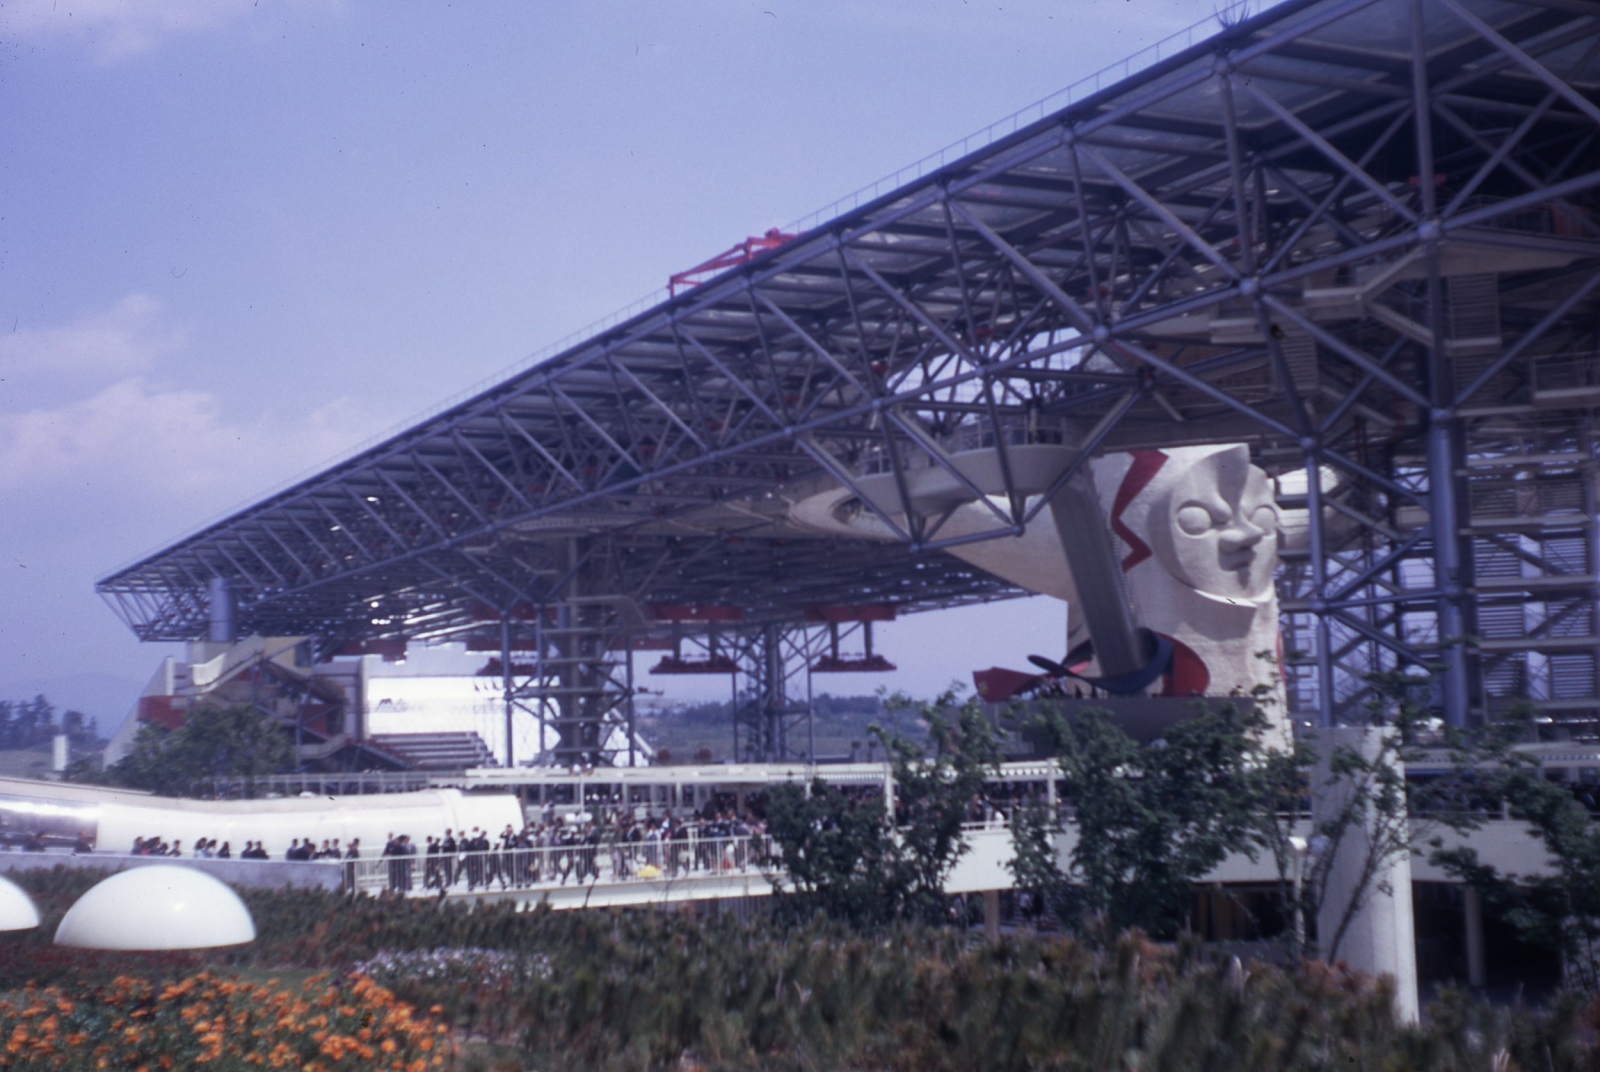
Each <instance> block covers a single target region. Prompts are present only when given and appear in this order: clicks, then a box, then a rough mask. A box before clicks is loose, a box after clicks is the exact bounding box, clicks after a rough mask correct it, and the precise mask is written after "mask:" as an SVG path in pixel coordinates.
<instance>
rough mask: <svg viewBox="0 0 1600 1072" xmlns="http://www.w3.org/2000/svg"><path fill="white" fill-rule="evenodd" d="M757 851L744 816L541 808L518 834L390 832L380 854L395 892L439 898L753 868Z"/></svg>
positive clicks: (757, 827) (761, 834)
mask: <svg viewBox="0 0 1600 1072" xmlns="http://www.w3.org/2000/svg"><path fill="white" fill-rule="evenodd" d="M765 849H766V826H765V823H764V822H763V821H762V820H761V819H760V818H758V817H757V816H756V815H755V814H753V813H751V812H746V813H744V814H742V815H739V814H735V813H734V812H733V811H731V810H726V809H724V810H715V809H713V808H711V807H709V806H708V807H707V808H706V810H705V811H704V812H703V813H700V814H696V815H690V816H688V817H687V818H681V819H679V818H673V817H670V816H669V817H662V818H640V817H638V816H636V815H634V814H631V813H623V812H621V811H616V812H610V813H602V814H601V815H599V816H596V815H594V814H592V813H590V812H588V811H575V812H571V813H569V814H566V815H562V816H557V815H554V814H553V813H550V812H547V813H546V814H545V816H544V817H543V819H542V820H541V821H539V822H537V823H529V824H528V825H526V826H524V827H523V828H522V829H521V830H517V829H514V828H513V827H511V826H507V827H506V828H505V829H504V830H502V831H501V832H500V833H499V834H495V835H492V834H491V833H490V832H489V831H487V830H484V829H481V828H479V827H473V828H472V829H471V830H454V829H450V830H446V831H445V832H444V833H443V835H441V836H436V837H435V836H430V837H428V838H426V842H425V845H424V846H423V847H422V848H421V849H419V848H418V846H417V844H416V842H414V841H413V840H412V839H411V838H410V836H409V835H406V834H400V835H394V834H391V835H390V836H389V838H388V841H387V843H386V844H385V846H384V850H383V859H384V861H385V868H384V880H385V885H386V886H387V888H388V889H390V890H392V891H394V892H396V893H409V892H412V891H413V890H414V889H416V888H417V884H418V883H419V882H420V883H421V887H422V888H423V889H425V890H437V891H438V892H439V893H441V894H442V893H445V892H447V891H449V890H452V889H456V888H458V887H464V888H465V889H467V890H468V891H474V890H478V889H489V888H492V887H494V886H498V887H499V888H500V889H520V888H524V887H528V886H533V885H538V884H541V883H557V884H560V885H566V884H567V883H568V882H569V881H571V882H576V883H578V884H580V885H581V884H583V883H587V882H597V881H600V880H601V879H606V880H608V881H621V880H625V879H630V878H656V877H668V878H676V877H679V876H682V875H686V874H691V873H696V872H700V873H714V872H718V871H731V870H743V869H745V868H748V867H751V866H757V865H759V864H760V862H761V860H762V858H763V857H764V853H765ZM419 858H420V859H419ZM419 863H420V865H421V868H420V872H421V873H420V875H419V874H418V870H419V869H418V864H419Z"/></svg>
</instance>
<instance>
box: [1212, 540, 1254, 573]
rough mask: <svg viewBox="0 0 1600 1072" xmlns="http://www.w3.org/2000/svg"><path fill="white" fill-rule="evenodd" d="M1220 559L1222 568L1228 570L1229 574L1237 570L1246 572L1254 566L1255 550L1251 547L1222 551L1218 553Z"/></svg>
mask: <svg viewBox="0 0 1600 1072" xmlns="http://www.w3.org/2000/svg"><path fill="white" fill-rule="evenodd" d="M1220 558H1221V565H1222V568H1223V569H1225V570H1228V571H1229V572H1230V573H1231V572H1234V571H1237V570H1248V569H1249V568H1250V567H1251V566H1253V565H1255V561H1256V549H1255V548H1254V547H1253V546H1252V547H1240V548H1236V549H1234V550H1231V551H1222V552H1221V553H1220Z"/></svg>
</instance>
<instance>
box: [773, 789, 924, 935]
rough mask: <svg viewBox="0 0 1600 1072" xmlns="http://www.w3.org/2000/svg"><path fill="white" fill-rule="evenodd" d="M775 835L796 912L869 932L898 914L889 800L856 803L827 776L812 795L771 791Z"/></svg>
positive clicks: (898, 890) (901, 894)
mask: <svg viewBox="0 0 1600 1072" xmlns="http://www.w3.org/2000/svg"><path fill="white" fill-rule="evenodd" d="M767 833H768V834H769V835H770V836H771V837H772V839H773V840H774V841H775V842H776V843H777V844H778V845H779V846H780V847H781V848H782V859H781V860H779V861H774V862H775V863H778V864H780V865H781V866H782V867H783V869H784V871H785V877H786V878H787V880H788V883H789V884H790V887H791V892H790V893H789V894H788V896H789V897H791V898H792V899H793V901H794V904H793V905H792V906H790V907H792V908H793V909H796V910H797V911H794V912H793V913H792V914H794V915H805V914H809V913H810V912H812V911H821V912H823V913H825V914H827V915H828V916H830V917H832V918H834V919H842V920H848V921H850V922H852V923H855V924H857V925H861V926H872V925H876V924H881V923H886V922H888V921H889V920H890V919H892V918H894V916H895V915H896V914H898V911H899V907H900V904H901V903H902V902H903V900H904V891H903V889H901V887H900V876H899V875H898V874H897V873H896V872H895V869H894V867H893V862H892V861H893V857H894V855H895V853H894V849H893V845H892V838H891V835H890V831H889V823H888V817H887V814H886V813H885V810H884V806H883V801H882V800H881V799H870V800H853V799H851V798H849V797H847V796H845V795H844V793H842V792H840V790H839V789H838V788H836V787H834V786H831V785H829V784H828V783H826V782H824V781H823V780H822V779H820V778H818V779H817V780H816V781H814V782H813V783H812V784H811V787H810V791H809V792H807V791H806V790H805V789H804V788H802V787H801V786H798V785H795V784H794V783H792V782H791V783H784V784H782V785H776V786H773V787H772V788H771V789H769V790H768V791H767ZM774 882H775V884H776V883H778V882H779V880H777V879H774ZM779 888H782V887H781V886H779Z"/></svg>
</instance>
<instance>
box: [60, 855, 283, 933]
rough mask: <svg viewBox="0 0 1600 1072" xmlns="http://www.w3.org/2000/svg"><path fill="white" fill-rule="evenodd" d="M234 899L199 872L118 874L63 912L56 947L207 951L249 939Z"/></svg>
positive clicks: (246, 916) (250, 925) (243, 912)
mask: <svg viewBox="0 0 1600 1072" xmlns="http://www.w3.org/2000/svg"><path fill="white" fill-rule="evenodd" d="M255 936H256V925H255V922H254V921H253V920H252V919H251V918H250V910H249V909H247V908H245V906H244V902H243V901H241V900H239V896H238V895H237V894H236V893H234V892H233V891H232V890H230V889H228V887H227V886H224V885H223V884H222V883H221V882H218V881H217V880H216V879H214V878H212V877H211V876H210V875H208V874H206V873H204V872H203V871H195V870H192V869H190V868H187V867H174V866H172V865H171V864H155V865H152V866H150V867H139V868H135V869H134V870H132V871H123V872H121V873H120V874H116V875H112V876H111V877H110V878H108V879H106V880H105V881H104V882H101V883H100V884H99V885H97V886H95V887H94V888H93V889H91V890H90V891H89V892H88V893H86V894H84V895H83V896H82V897H80V898H78V903H77V904H75V905H73V906H72V907H71V908H70V909H68V910H67V914H66V916H65V917H64V918H63V919H62V920H61V926H60V927H58V928H57V929H56V944H57V945H72V946H81V947H83V948H87V949H208V948H210V947H212V946H218V945H238V944H240V943H241V942H249V941H253V940H254V939H255Z"/></svg>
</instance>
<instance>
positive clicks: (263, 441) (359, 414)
mask: <svg viewBox="0 0 1600 1072" xmlns="http://www.w3.org/2000/svg"><path fill="white" fill-rule="evenodd" d="M380 423H381V422H380V421H379V420H377V419H376V418H374V416H373V415H372V414H370V413H365V412H363V411H362V410H360V409H359V407H357V406H355V405H353V404H351V403H349V402H344V401H338V402H333V403H328V404H324V405H321V406H318V407H316V408H315V409H311V410H308V411H306V412H304V413H297V414H292V415H288V416H285V415H281V414H274V413H263V414H260V415H258V416H255V417H253V418H251V419H249V420H247V421H244V422H235V421H231V420H229V419H228V418H227V416H226V415H225V414H224V412H223V407H222V405H221V402H220V401H219V399H218V398H217V397H216V396H215V395H212V394H210V393H209V392H205V391H196V390H164V389H162V388H159V387H156V386H153V385H152V384H151V383H149V382H148V381H147V380H146V379H145V378H144V377H138V376H135V377H130V378H128V379H124V380H122V381H120V382H118V383H114V384H112V385H111V386H110V387H107V388H105V389H104V390H101V391H99V392H98V393H96V394H94V395H92V396H90V397H88V398H84V399H80V400H77V401H74V402H71V403H68V404H66V405H64V406H59V407H56V408H52V409H35V410H30V411H27V412H24V413H14V414H3V415H0V493H7V494H16V495H28V494H29V493H34V494H38V495H40V496H51V497H54V498H56V499H57V501H58V502H61V500H64V499H65V500H70V499H71V498H73V497H75V496H77V495H81V494H84V493H86V492H87V493H88V494H90V495H107V496H110V497H114V498H116V499H119V500H126V499H128V498H133V499H136V500H138V501H140V502H143V503H146V504H148V505H150V506H159V507H164V508H176V509H179V510H180V511H183V512H187V511H192V510H196V509H200V510H208V512H211V511H215V510H218V509H221V508H224V507H227V506H230V505H232V503H233V501H234V500H235V499H237V498H239V497H240V496H242V495H246V494H250V493H252V492H256V491H260V490H261V489H262V488H263V487H265V486H266V485H267V484H269V483H275V482H278V481H281V480H284V479H287V478H288V477H291V476H294V475H296V474H298V473H300V472H302V471H304V470H306V469H307V468H310V467H312V466H315V465H317V464H319V463H321V462H324V461H326V460H327V459H329V458H330V457H332V456H333V455H335V454H337V453H338V452H340V451H341V450H344V449H346V448H348V447H349V446H351V445H353V444H354V443H356V442H358V441H359V440H361V439H362V438H364V437H366V436H367V435H369V434H370V433H371V432H373V431H374V430H376V428H377V427H378V426H379V425H380ZM62 505H65V503H64V502H62Z"/></svg>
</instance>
